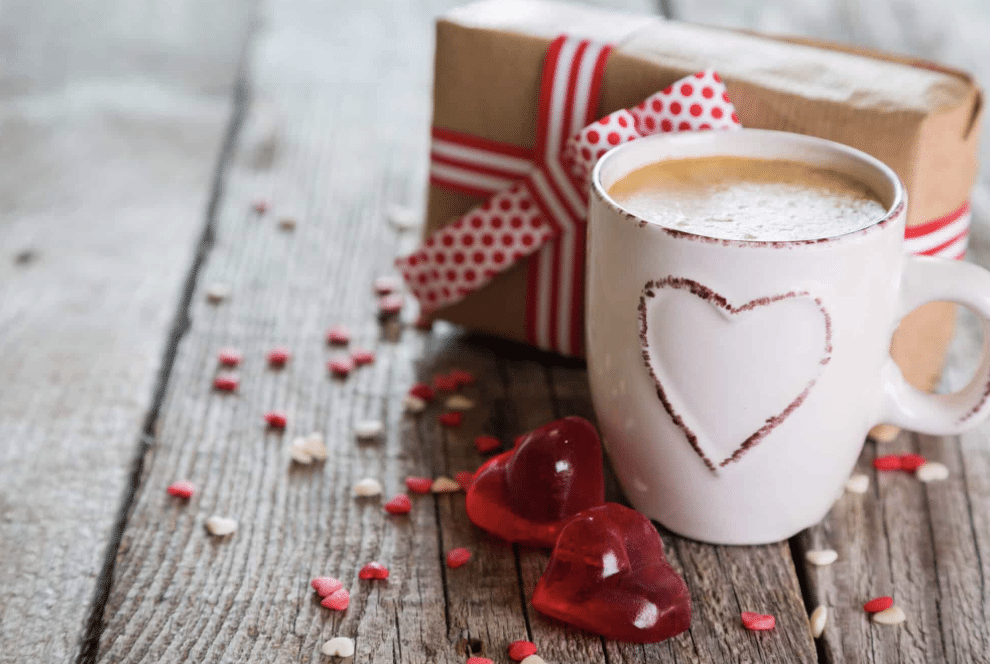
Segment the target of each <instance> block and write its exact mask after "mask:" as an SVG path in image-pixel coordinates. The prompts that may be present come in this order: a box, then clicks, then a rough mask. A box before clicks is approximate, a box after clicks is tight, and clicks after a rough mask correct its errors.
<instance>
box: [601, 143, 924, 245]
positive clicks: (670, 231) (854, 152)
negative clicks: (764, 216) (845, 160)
mask: <svg viewBox="0 0 990 664" xmlns="http://www.w3.org/2000/svg"><path fill="white" fill-rule="evenodd" d="M724 131H729V132H732V133H733V134H736V133H738V132H746V133H747V134H750V135H751V134H756V135H763V136H765V137H766V139H767V140H771V141H772V140H774V139H775V138H780V137H784V138H786V140H790V141H797V142H798V143H804V144H806V145H809V146H816V147H818V148H828V149H832V150H835V151H837V152H839V153H843V154H845V155H847V156H850V157H853V158H854V159H856V160H859V161H860V162H862V163H865V164H866V165H868V166H870V167H872V168H874V169H875V170H877V171H879V172H880V173H882V174H883V175H884V176H885V177H886V178H887V179H888V180H889V181H890V182H891V184H892V185H893V188H894V196H893V200H892V201H891V203H890V205H889V206H887V211H886V213H885V214H884V216H883V217H881V218H880V219H877V220H876V221H874V222H871V223H870V224H869V225H867V226H864V227H863V228H859V229H856V230H854V231H848V232H846V233H840V234H839V235H832V236H829V237H823V238H812V239H807V240H736V239H730V238H719V237H711V236H708V235H700V234H698V233H692V232H690V231H682V230H677V229H674V228H668V227H667V226H663V225H661V224H658V223H654V222H651V221H647V220H646V219H643V218H642V217H640V216H638V215H636V214H634V213H633V212H630V211H629V210H627V209H625V208H624V207H622V206H621V205H620V204H619V203H617V202H616V201H615V200H613V199H612V197H611V196H609V195H608V192H607V191H605V187H604V186H602V182H601V171H602V169H603V168H604V167H605V165H606V164H607V163H608V162H609V161H610V160H611V159H614V158H616V155H617V154H619V153H620V152H622V151H623V150H628V149H630V146H633V145H635V144H636V143H640V142H641V141H665V142H666V141H685V142H690V141H697V140H699V137H708V136H717V135H719V134H720V133H721V132H717V131H707V132H685V133H678V134H653V135H651V136H644V137H643V138H641V139H637V140H636V141H630V142H628V143H623V144H621V145H617V146H615V147H614V148H612V149H611V150H609V151H608V152H606V153H605V154H604V155H602V157H601V159H599V160H598V162H597V163H596V164H595V167H594V168H593V169H592V171H591V193H592V195H593V196H594V197H595V198H597V199H598V200H599V201H600V202H601V203H602V204H604V205H605V206H606V207H608V208H609V209H611V210H612V211H613V212H615V213H616V214H618V215H619V216H620V217H622V218H624V219H626V220H628V221H631V222H634V223H636V225H637V226H639V227H640V228H644V227H647V226H649V227H653V228H656V229H657V230H659V231H662V232H664V233H666V234H667V235H669V236H671V237H675V238H682V239H686V240H694V241H696V242H703V243H706V244H720V245H722V246H724V247H733V246H735V247H746V248H756V249H762V248H775V249H776V248H797V247H804V246H809V245H810V246H820V245H823V244H832V243H836V242H845V241H850V240H853V239H858V238H859V237H862V236H864V235H866V234H868V233H872V232H874V231H875V230H876V229H884V228H886V227H887V226H889V225H890V223H891V222H893V221H895V220H896V219H898V218H899V217H901V216H902V214H903V212H904V210H905V208H906V206H907V194H906V192H905V189H904V183H903V182H901V179H900V177H898V175H897V173H895V172H894V170H893V169H892V168H891V167H890V166H888V165H887V164H885V163H883V162H882V161H880V160H879V159H877V158H876V157H873V156H872V155H869V154H867V153H865V152H863V151H862V150H858V149H856V148H854V147H852V146H849V145H846V144H844V143H839V142H837V141H831V140H829V139H827V138H819V137H817V136H807V135H805V134H798V133H795V132H790V131H778V130H775V129H749V128H740V129H726V130H724ZM713 154H717V153H708V154H703V153H699V154H697V155H694V156H695V157H703V156H712V155H713ZM726 156H740V157H745V156H746V155H735V154H729V155H726ZM675 158H677V159H691V158H693V157H692V156H690V155H684V156H678V157H675ZM781 159H788V160H790V161H798V162H800V161H802V160H801V159H799V158H790V157H781ZM656 161H658V162H659V161H664V158H663V157H661V158H659V159H657V160H656ZM649 163H655V162H649ZM588 221H589V223H590V221H591V220H590V218H589V220H588Z"/></svg>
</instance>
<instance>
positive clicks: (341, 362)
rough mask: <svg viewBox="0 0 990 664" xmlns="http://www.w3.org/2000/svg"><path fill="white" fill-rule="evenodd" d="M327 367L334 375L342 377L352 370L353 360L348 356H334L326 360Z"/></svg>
mask: <svg viewBox="0 0 990 664" xmlns="http://www.w3.org/2000/svg"><path fill="white" fill-rule="evenodd" d="M327 368H328V369H330V373H332V374H333V375H334V376H337V377H339V378H343V377H345V376H347V374H349V373H351V371H353V370H354V360H352V359H351V358H350V357H338V358H334V359H332V360H330V361H329V362H327Z"/></svg>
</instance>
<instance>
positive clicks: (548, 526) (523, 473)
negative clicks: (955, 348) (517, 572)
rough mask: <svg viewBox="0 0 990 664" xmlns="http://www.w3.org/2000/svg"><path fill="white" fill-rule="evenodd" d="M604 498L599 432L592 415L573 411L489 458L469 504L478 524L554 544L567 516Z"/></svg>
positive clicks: (508, 536) (507, 536)
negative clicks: (586, 416)
mask: <svg viewBox="0 0 990 664" xmlns="http://www.w3.org/2000/svg"><path fill="white" fill-rule="evenodd" d="M604 501H605V479H604V476H603V474H602V453H601V443H600V442H599V440H598V434H597V432H596V431H595V428H594V427H593V426H592V425H591V423H590V422H588V421H587V420H584V419H582V418H580V417H567V418H564V419H562V420H557V421H556V422H551V423H550V424H547V425H544V426H542V427H540V428H539V429H536V430H535V431H533V432H531V433H529V434H527V435H526V436H524V437H522V438H521V439H520V440H519V442H518V445H517V446H516V447H515V448H514V449H513V450H511V451H509V452H503V453H502V454H499V455H498V456H495V457H492V458H491V459H489V460H488V461H487V462H485V464H484V465H482V466H481V468H479V469H478V471H477V472H476V473H475V475H474V481H473V482H472V484H471V488H470V489H469V490H468V493H467V502H466V506H467V512H468V516H469V517H470V519H471V521H472V522H473V523H474V524H475V525H476V526H478V527H480V528H482V529H484V530H487V531H488V532H490V533H492V534H494V535H497V536H499V537H501V538H502V539H504V540H507V541H509V542H516V543H520V544H530V545H534V546H544V547H551V546H553V544H554V542H555V541H556V540H557V535H558V534H559V533H560V529H561V528H562V527H563V526H564V523H565V522H566V521H567V519H569V518H570V517H572V516H574V515H575V514H577V513H578V512H580V511H582V510H585V509H587V508H589V507H595V506H598V505H601V504H602V503H603V502H604Z"/></svg>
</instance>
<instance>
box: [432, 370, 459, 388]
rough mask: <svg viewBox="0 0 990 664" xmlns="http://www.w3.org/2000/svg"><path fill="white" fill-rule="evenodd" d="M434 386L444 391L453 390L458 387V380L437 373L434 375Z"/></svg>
mask: <svg viewBox="0 0 990 664" xmlns="http://www.w3.org/2000/svg"><path fill="white" fill-rule="evenodd" d="M433 387H434V388H435V389H437V390H442V391H444V392H453V391H454V390H456V389H457V381H456V380H455V379H454V378H452V377H450V376H444V375H443V374H437V375H436V376H434V377H433Z"/></svg>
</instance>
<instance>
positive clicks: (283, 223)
mask: <svg viewBox="0 0 990 664" xmlns="http://www.w3.org/2000/svg"><path fill="white" fill-rule="evenodd" d="M278 227H279V228H281V229H282V230H283V231H294V230H296V218H295V217H282V218H281V219H279V220H278Z"/></svg>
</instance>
